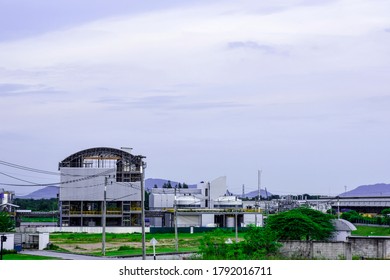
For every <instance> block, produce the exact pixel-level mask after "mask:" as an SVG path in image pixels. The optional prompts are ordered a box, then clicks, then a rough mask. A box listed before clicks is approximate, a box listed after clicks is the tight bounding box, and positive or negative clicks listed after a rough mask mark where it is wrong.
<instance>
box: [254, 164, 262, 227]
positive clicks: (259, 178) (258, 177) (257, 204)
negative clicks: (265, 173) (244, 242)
mask: <svg viewBox="0 0 390 280" xmlns="http://www.w3.org/2000/svg"><path fill="white" fill-rule="evenodd" d="M260 180H261V170H257V192H258V194H257V202H256V207H255V208H257V209H256V213H255V226H256V227H257V215H258V214H257V213H260V200H261V188H260V185H261V182H260Z"/></svg>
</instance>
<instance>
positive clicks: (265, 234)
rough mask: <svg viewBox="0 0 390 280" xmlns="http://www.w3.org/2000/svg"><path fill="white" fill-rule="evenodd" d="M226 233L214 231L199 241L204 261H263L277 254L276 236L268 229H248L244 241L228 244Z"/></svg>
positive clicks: (218, 230)
mask: <svg viewBox="0 0 390 280" xmlns="http://www.w3.org/2000/svg"><path fill="white" fill-rule="evenodd" d="M225 239H226V231H224V230H221V229H216V230H215V231H212V232H208V233H206V234H205V235H204V237H203V238H202V239H201V240H200V246H199V253H200V254H201V255H202V258H203V259H205V260H251V259H252V260H254V259H265V258H266V257H267V256H270V255H273V254H276V253H277V252H278V249H279V247H280V246H281V244H279V243H278V242H277V241H276V235H275V234H274V233H273V232H271V231H270V230H269V229H268V228H262V227H250V228H249V229H248V230H247V231H246V233H245V235H244V241H241V242H237V243H236V242H234V243H230V244H228V243H227V242H226V240H225Z"/></svg>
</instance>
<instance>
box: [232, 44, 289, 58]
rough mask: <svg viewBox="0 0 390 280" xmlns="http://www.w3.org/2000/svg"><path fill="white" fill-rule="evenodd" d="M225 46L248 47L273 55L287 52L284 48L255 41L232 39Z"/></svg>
mask: <svg viewBox="0 0 390 280" xmlns="http://www.w3.org/2000/svg"><path fill="white" fill-rule="evenodd" d="M227 48H228V49H229V50H238V49H249V50H255V51H260V52H262V53H265V54H273V55H286V54H287V52H286V51H285V50H282V49H281V48H279V47H275V46H271V45H266V44H259V43H257V42H255V41H233V42H229V43H228V44H227Z"/></svg>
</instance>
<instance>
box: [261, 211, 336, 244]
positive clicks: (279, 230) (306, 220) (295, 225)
mask: <svg viewBox="0 0 390 280" xmlns="http://www.w3.org/2000/svg"><path fill="white" fill-rule="evenodd" d="M332 219H333V216H332V215H329V214H324V213H322V212H320V211H317V210H313V209H310V208H306V207H300V208H296V209H292V210H289V211H286V212H282V213H279V214H277V215H274V216H270V217H269V218H268V219H267V224H266V226H267V227H268V228H269V230H270V231H271V232H274V233H275V235H276V236H277V239H278V240H326V239H328V238H330V237H331V236H332V233H333V232H334V225H333V224H332V222H331V220H332Z"/></svg>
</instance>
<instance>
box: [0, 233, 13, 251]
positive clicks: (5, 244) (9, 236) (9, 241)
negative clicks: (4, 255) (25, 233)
mask: <svg viewBox="0 0 390 280" xmlns="http://www.w3.org/2000/svg"><path fill="white" fill-rule="evenodd" d="M1 235H3V234H1ZM1 235H0V236H1ZM4 236H6V237H7V241H5V242H3V249H4V250H13V249H14V235H13V234H12V233H10V234H4Z"/></svg>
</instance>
